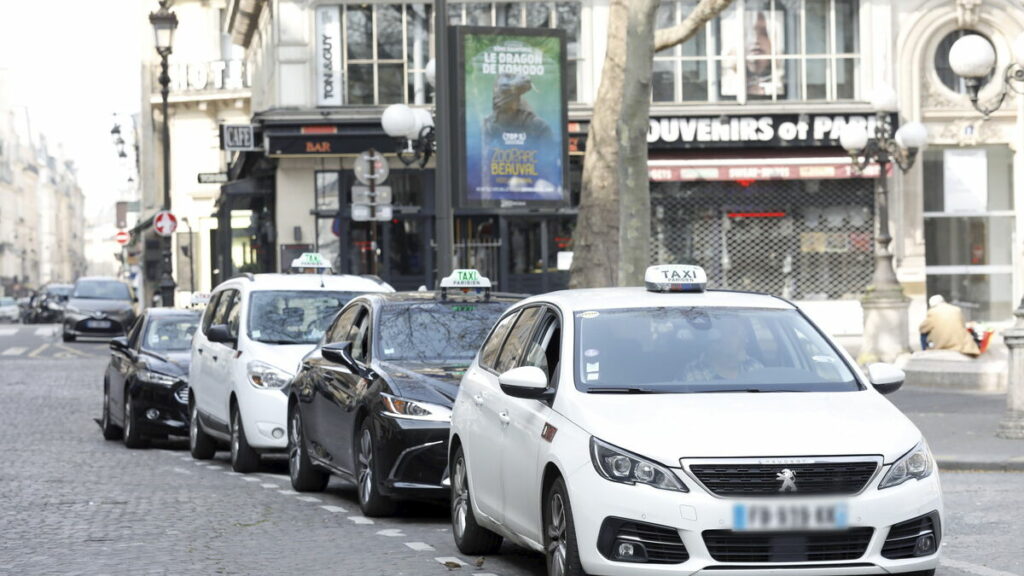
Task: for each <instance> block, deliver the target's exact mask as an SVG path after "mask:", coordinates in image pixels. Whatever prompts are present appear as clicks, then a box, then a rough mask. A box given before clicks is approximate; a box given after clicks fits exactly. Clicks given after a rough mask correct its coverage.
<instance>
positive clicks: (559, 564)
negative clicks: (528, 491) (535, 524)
mask: <svg viewBox="0 0 1024 576" xmlns="http://www.w3.org/2000/svg"><path fill="white" fill-rule="evenodd" d="M548 506H549V509H548V510H549V511H548V525H547V527H546V530H547V533H548V539H549V542H548V574H549V575H551V576H562V575H563V574H565V569H566V557H567V554H566V547H567V544H566V534H565V524H566V521H565V502H564V501H563V500H562V495H561V494H559V493H558V492H555V493H554V494H552V495H551V501H550V503H549V505H548Z"/></svg>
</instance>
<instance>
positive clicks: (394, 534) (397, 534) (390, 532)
mask: <svg viewBox="0 0 1024 576" xmlns="http://www.w3.org/2000/svg"><path fill="white" fill-rule="evenodd" d="M377 535H378V536H387V537H388V538H402V537H404V536H405V534H402V531H401V530H399V529H398V528H388V529H386V530H378V531H377Z"/></svg>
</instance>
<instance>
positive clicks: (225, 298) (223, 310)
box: [212, 290, 238, 325]
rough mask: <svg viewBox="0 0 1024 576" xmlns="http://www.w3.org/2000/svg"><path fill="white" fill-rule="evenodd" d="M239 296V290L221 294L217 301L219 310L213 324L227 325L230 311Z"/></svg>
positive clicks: (215, 314)
mask: <svg viewBox="0 0 1024 576" xmlns="http://www.w3.org/2000/svg"><path fill="white" fill-rule="evenodd" d="M237 295H238V290H225V291H223V292H221V293H220V298H219V299H218V300H217V310H216V311H215V312H214V314H213V322H212V323H213V324H215V325H216V324H227V322H228V311H229V310H230V308H231V304H232V303H234V301H235V297H236V296H237Z"/></svg>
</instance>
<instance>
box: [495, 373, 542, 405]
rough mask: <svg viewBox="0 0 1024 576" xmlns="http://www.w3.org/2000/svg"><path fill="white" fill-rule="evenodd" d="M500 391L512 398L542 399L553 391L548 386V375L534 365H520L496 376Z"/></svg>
mask: <svg viewBox="0 0 1024 576" xmlns="http://www.w3.org/2000/svg"><path fill="white" fill-rule="evenodd" d="M498 385H500V386H501V391H502V392H504V393H505V394H508V395H509V396H512V397H513V398H530V399H535V400H544V399H547V398H550V397H551V396H552V395H553V394H554V391H553V390H551V389H549V388H548V377H547V375H546V374H544V371H543V370H541V369H540V368H537V367H536V366H520V367H519V368H513V369H511V370H509V371H507V372H504V373H502V374H501V375H500V376H498Z"/></svg>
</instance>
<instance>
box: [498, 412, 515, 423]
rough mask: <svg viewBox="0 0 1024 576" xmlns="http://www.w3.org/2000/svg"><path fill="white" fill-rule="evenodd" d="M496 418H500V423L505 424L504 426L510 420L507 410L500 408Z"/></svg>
mask: <svg viewBox="0 0 1024 576" xmlns="http://www.w3.org/2000/svg"><path fill="white" fill-rule="evenodd" d="M498 420H501V423H502V424H505V425H506V426H507V425H508V424H509V423H511V422H512V418H511V417H510V416H509V415H508V410H502V411H501V412H498Z"/></svg>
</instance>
